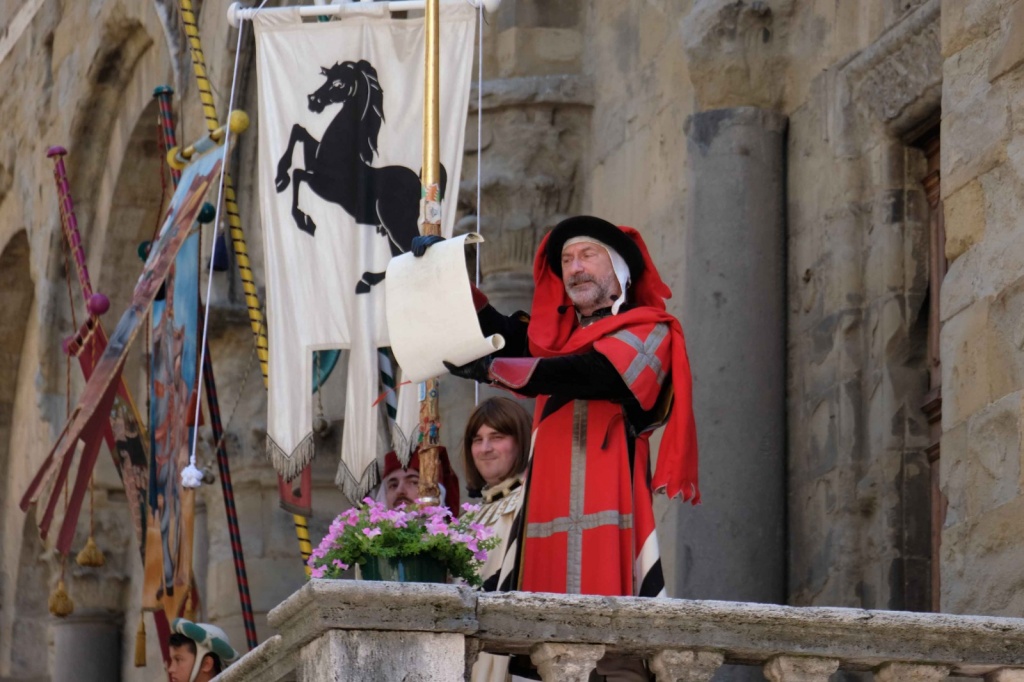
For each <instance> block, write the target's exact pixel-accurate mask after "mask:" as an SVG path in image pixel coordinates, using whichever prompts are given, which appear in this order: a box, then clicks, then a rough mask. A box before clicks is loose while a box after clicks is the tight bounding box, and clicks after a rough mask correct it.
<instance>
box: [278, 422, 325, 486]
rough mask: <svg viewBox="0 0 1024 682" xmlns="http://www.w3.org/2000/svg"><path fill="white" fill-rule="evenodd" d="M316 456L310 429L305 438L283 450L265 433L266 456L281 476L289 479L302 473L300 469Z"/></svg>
mask: <svg viewBox="0 0 1024 682" xmlns="http://www.w3.org/2000/svg"><path fill="white" fill-rule="evenodd" d="M315 456H316V446H315V445H314V444H313V432H312V431H310V432H309V433H308V434H307V435H306V437H305V438H303V439H302V440H301V441H299V444H298V445H296V446H295V449H294V450H292V451H291V452H285V451H284V449H283V448H281V446H279V445H278V444H277V443H275V442H274V439H273V438H271V437H270V434H267V457H268V458H269V459H270V463H271V464H272V465H273V466H274V470H275V471H277V473H279V474H281V478H283V479H284V480H286V481H291V480H293V479H295V478H296V477H298V475H299V474H301V473H302V470H303V469H305V468H306V467H307V466H309V463H310V462H312V461H313V457H315Z"/></svg>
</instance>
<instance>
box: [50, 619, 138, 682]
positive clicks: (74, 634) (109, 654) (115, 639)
mask: <svg viewBox="0 0 1024 682" xmlns="http://www.w3.org/2000/svg"><path fill="white" fill-rule="evenodd" d="M53 630H54V649H55V651H54V654H55V655H54V657H53V679H55V680H80V681H81V682H106V681H107V680H119V679H121V625H120V623H119V622H118V621H117V619H116V618H115V617H113V616H112V615H111V614H108V613H92V614H90V613H82V614H79V613H77V612H76V613H73V614H71V615H70V616H68V617H67V618H64V619H62V620H55V621H54V624H53Z"/></svg>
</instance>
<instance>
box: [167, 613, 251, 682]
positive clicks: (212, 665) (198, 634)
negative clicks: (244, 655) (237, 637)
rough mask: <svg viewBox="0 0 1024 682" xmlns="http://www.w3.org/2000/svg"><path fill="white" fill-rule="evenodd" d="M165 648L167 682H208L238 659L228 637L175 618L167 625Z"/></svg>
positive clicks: (207, 626) (213, 627)
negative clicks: (166, 651) (169, 627)
mask: <svg viewBox="0 0 1024 682" xmlns="http://www.w3.org/2000/svg"><path fill="white" fill-rule="evenodd" d="M171 631H172V632H171V636H170V639H169V640H168V642H167V643H168V646H169V648H170V650H171V660H170V663H168V665H167V674H168V675H169V676H170V678H171V682H209V681H210V680H212V679H213V678H214V677H216V676H217V675H219V674H220V672H221V671H222V670H223V669H224V668H226V667H227V666H228V665H230V664H231V663H233V662H234V661H235V660H236V659H238V652H237V651H235V650H234V649H233V648H232V647H231V643H230V642H229V641H228V636H227V635H226V634H224V631H223V630H221V629H220V628H219V627H217V626H216V625H210V624H208V623H193V622H192V621H190V620H186V619H184V618H177V619H175V621H174V622H173V623H172V624H171Z"/></svg>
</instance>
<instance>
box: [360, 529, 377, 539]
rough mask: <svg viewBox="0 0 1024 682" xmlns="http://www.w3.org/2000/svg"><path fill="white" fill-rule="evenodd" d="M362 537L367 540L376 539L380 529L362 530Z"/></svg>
mask: <svg viewBox="0 0 1024 682" xmlns="http://www.w3.org/2000/svg"><path fill="white" fill-rule="evenodd" d="M363 535H365V536H366V537H368V538H372V537H376V536H378V535H380V528H364V529H363Z"/></svg>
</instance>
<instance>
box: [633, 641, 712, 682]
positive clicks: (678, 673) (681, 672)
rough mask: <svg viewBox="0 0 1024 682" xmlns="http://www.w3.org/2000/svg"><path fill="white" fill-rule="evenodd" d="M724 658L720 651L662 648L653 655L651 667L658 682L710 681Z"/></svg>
mask: <svg viewBox="0 0 1024 682" xmlns="http://www.w3.org/2000/svg"><path fill="white" fill-rule="evenodd" d="M724 658H725V656H723V655H722V653H721V652H718V651H701V650H699V649H662V650H661V651H659V652H658V653H656V654H654V656H652V657H651V661H650V668H651V672H653V673H654V674H655V675H656V676H657V678H656V679H657V682H708V680H710V679H711V678H712V676H714V674H715V672H717V671H718V669H719V668H720V667H721V665H722V660H723V659H724Z"/></svg>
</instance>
